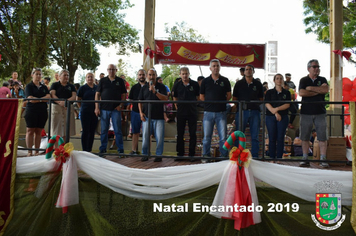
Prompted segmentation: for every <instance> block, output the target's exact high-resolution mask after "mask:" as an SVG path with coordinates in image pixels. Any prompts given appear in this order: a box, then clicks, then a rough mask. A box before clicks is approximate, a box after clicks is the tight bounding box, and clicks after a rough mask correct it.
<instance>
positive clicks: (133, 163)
mask: <svg viewBox="0 0 356 236" xmlns="http://www.w3.org/2000/svg"><path fill="white" fill-rule="evenodd" d="M104 158H106V159H107V160H111V161H113V162H116V163H119V164H121V165H124V166H127V167H130V168H138V169H151V168H160V167H168V166H181V165H196V164H201V161H200V160H199V159H197V160H196V161H195V162H191V161H190V160H180V161H175V160H174V158H162V162H154V158H150V159H149V160H148V161H145V162H143V161H141V157H136V156H126V157H122V158H120V157H118V156H112V155H110V156H105V157H104ZM266 162H272V161H268V160H266ZM278 164H279V165H288V166H296V167H299V161H289V160H287V159H284V160H281V161H280V162H279V163H278ZM300 168H313V169H327V170H339V171H352V166H351V165H346V164H337V166H336V165H331V166H330V167H329V168H322V167H320V166H319V163H318V162H310V167H300Z"/></svg>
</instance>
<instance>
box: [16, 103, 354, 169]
mask: <svg viewBox="0 0 356 236" xmlns="http://www.w3.org/2000/svg"><path fill="white" fill-rule="evenodd" d="M24 100H48V105H49V106H48V113H49V115H48V138H50V137H51V133H50V130H51V129H50V127H51V122H52V119H51V110H52V101H65V104H66V108H67V117H66V119H67V122H66V135H65V139H66V140H65V142H66V143H67V142H69V141H70V122H69V120H70V116H71V112H70V111H71V106H72V105H73V103H74V102H80V103H118V102H120V100H115V101H112V100H100V101H95V100H80V101H77V100H76V101H68V100H66V99H24ZM122 102H125V103H127V102H129V103H148V123H149V124H150V122H151V106H152V104H156V103H159V104H164V103H173V104H175V103H194V104H198V103H200V104H205V103H214V104H218V103H219V104H222V103H223V104H227V103H230V104H231V103H234V104H235V105H236V104H238V107H239V120H240V122H239V130H242V125H243V112H242V111H243V107H244V104H248V103H257V104H259V105H261V104H262V105H263V106H262V111H261V123H262V134H263V138H262V157H261V158H258V159H260V160H269V161H288V162H300V161H304V160H302V159H277V158H275V159H266V158H265V133H266V129H265V116H266V115H265V113H266V106H265V105H264V104H265V103H270V104H272V103H280V101H268V102H266V101H250V102H246V101H171V100H169V101H162V100H143V101H141V100H131V101H126V100H125V101H122ZM283 103H290V104H306V103H313V104H325V105H326V104H335V105H344V104H348V103H347V102H299V101H290V102H289V101H283ZM122 112H130V110H122ZM169 112H173V113H174V112H176V111H169ZM200 113H203V111H201V112H200ZM227 114H236V112H229V113H227ZM293 115H296V116H299V113H295V114H293ZM348 115H349V114H345V112H344V107H343V106H342V109H341V113H340V114H326V116H327V117H328V118H329V123H330V124H331V119H332V117H339V118H340V119H341V127H340V128H341V131H342V136H344V117H345V116H348ZM150 129H151V126H150V125H148V133H149V134H151V130H150ZM331 131H332V129H331V125H329V134H330V136H331ZM19 150H35V151H45V149H32V148H19ZM94 154H98V153H94ZM105 155H115V156H117V155H118V154H110V153H106V154H105ZM120 156H131V155H129V154H121V153H120ZM135 156H136V157H144V156H147V157H149V158H150V157H162V158H177V156H170V155H162V156H156V155H151V147H150V145H149V146H148V154H147V155H135ZM179 159H199V160H200V159H209V160H228V159H229V158H228V157H226V158H222V157H203V156H200V157H197V156H195V157H190V156H184V157H181V156H179ZM308 162H330V163H334V162H335V163H348V162H349V161H346V160H345V161H331V160H323V161H321V160H308Z"/></svg>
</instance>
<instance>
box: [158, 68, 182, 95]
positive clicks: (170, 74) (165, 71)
mask: <svg viewBox="0 0 356 236" xmlns="http://www.w3.org/2000/svg"><path fill="white" fill-rule="evenodd" d="M179 71H180V65H162V73H161V77H162V80H163V84H165V85H167V86H168V88H169V89H170V90H171V91H172V88H173V84H174V81H175V80H176V78H179V77H180V76H179Z"/></svg>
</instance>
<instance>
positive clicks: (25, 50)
mask: <svg viewBox="0 0 356 236" xmlns="http://www.w3.org/2000/svg"><path fill="white" fill-rule="evenodd" d="M50 4H51V3H50V1H46V0H31V1H1V6H0V54H2V61H1V62H0V63H1V66H0V69H1V71H0V75H1V76H2V77H3V76H10V75H11V72H12V71H17V72H18V73H19V79H20V80H21V81H22V82H24V83H27V81H28V80H30V78H31V77H30V75H31V70H32V68H34V67H44V66H47V65H49V60H48V56H47V55H48V48H47V44H46V41H47V36H48V27H47V25H48V24H51V23H52V18H51V15H50V14H49V11H48V7H49V5H50ZM4 62H6V64H4ZM4 65H5V66H4ZM4 67H6V68H4Z"/></svg>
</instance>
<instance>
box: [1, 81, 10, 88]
mask: <svg viewBox="0 0 356 236" xmlns="http://www.w3.org/2000/svg"><path fill="white" fill-rule="evenodd" d="M9 85H10V84H9V83H8V82H6V81H5V82H4V83H2V86H3V87H7V86H9Z"/></svg>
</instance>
